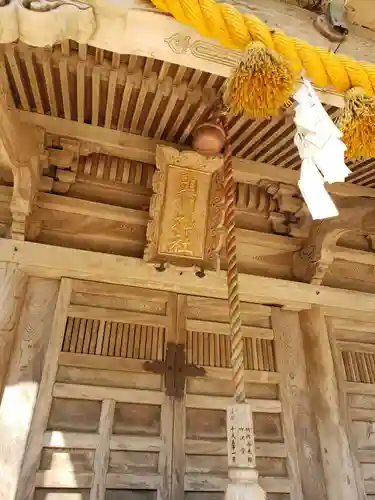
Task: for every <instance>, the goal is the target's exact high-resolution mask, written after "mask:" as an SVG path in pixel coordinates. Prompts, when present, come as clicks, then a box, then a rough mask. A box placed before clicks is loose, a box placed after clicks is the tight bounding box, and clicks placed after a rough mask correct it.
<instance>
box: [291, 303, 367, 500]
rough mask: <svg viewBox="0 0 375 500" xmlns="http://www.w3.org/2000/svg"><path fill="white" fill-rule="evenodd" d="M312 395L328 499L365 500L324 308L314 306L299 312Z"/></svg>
mask: <svg viewBox="0 0 375 500" xmlns="http://www.w3.org/2000/svg"><path fill="white" fill-rule="evenodd" d="M300 320H301V329H302V331H303V335H304V343H305V350H306V363H307V370H308V374H309V385H310V393H311V398H312V401H313V405H314V411H315V416H316V421H317V426H318V433H319V438H320V446H321V451H322V463H323V469H324V474H325V479H326V485H327V493H328V500H336V499H337V498H340V499H342V500H365V498H366V497H365V495H364V488H363V484H357V478H356V475H355V472H354V471H355V463H354V461H355V460H356V458H355V450H354V449H352V448H351V447H350V442H349V439H348V435H347V432H346V428H345V425H344V418H343V415H342V409H341V407H340V399H339V392H338V386H337V379H336V374H335V367H334V361H333V357H332V352H331V347H330V342H329V334H328V330H327V325H326V321H325V317H324V314H323V311H322V310H321V308H319V307H313V308H312V309H311V310H310V311H302V312H301V313H300Z"/></svg>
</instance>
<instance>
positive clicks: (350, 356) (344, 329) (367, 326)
mask: <svg viewBox="0 0 375 500" xmlns="http://www.w3.org/2000/svg"><path fill="white" fill-rule="evenodd" d="M329 324H330V326H331V330H332V336H333V338H334V343H335V352H336V357H337V364H338V376H339V378H340V379H341V383H342V386H343V389H344V397H345V403H346V408H345V410H346V411H347V417H348V420H349V426H350V433H351V438H352V442H353V445H354V448H355V450H356V455H357V460H358V462H359V468H360V472H361V475H362V478H363V481H364V485H365V490H366V494H367V499H370V500H375V322H374V323H370V322H364V321H359V320H354V319H350V318H337V317H332V318H330V319H329Z"/></svg>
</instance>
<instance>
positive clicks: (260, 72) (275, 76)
mask: <svg viewBox="0 0 375 500" xmlns="http://www.w3.org/2000/svg"><path fill="white" fill-rule="evenodd" d="M296 85H297V76H296V74H295V73H294V71H293V70H292V68H291V67H290V65H289V63H288V62H287V61H286V60H285V59H284V58H283V57H282V56H281V55H280V54H278V53H277V52H276V51H274V50H273V49H268V48H267V47H266V46H265V45H264V44H263V43H261V42H253V43H251V44H250V45H249V46H248V48H247V50H246V53H245V56H244V57H243V59H242V60H241V61H240V63H239V65H238V67H237V68H236V69H235V70H234V72H233V74H232V76H231V77H230V78H229V80H228V82H227V86H226V90H225V93H224V101H225V104H226V105H227V106H229V108H230V110H231V112H232V113H233V114H235V115H242V114H245V115H247V116H249V117H251V118H263V117H269V116H274V115H276V114H277V113H278V111H279V109H280V108H281V107H282V106H283V105H284V104H286V103H287V102H288V100H289V99H290V97H291V95H292V93H293V91H294V90H295V88H296Z"/></svg>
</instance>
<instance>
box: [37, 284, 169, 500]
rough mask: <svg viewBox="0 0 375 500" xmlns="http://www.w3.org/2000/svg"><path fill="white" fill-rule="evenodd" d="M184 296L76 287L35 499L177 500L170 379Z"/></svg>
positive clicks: (106, 287) (83, 286)
mask: <svg viewBox="0 0 375 500" xmlns="http://www.w3.org/2000/svg"><path fill="white" fill-rule="evenodd" d="M176 304H177V296H176V295H174V294H168V293H163V292H157V291H155V292H154V291H149V290H141V289H136V288H134V289H133V288H125V287H117V286H110V285H103V284H95V283H85V282H75V284H74V287H73V293H72V300H71V305H70V307H69V316H68V318H67V322H66V331H65V337H64V342H63V346H62V352H61V355H60V358H59V368H58V373H57V378H56V382H55V384H54V389H53V399H52V405H51V410H50V414H49V420H48V425H47V428H46V430H45V433H44V442H43V449H42V453H41V460H40V464H39V470H38V473H37V477H36V489H35V496H34V498H35V500H120V499H122V500H123V499H126V500H169V499H170V498H171V482H172V475H171V466H172V438H173V400H172V398H170V397H168V396H167V395H166V394H165V391H164V380H163V377H162V375H161V374H154V373H150V372H147V371H146V370H145V369H144V363H145V361H147V360H148V361H163V360H164V356H165V345H166V342H167V341H169V340H173V341H174V336H175V332H176V329H175V322H176Z"/></svg>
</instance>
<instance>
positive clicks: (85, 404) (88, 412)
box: [47, 398, 101, 432]
mask: <svg viewBox="0 0 375 500" xmlns="http://www.w3.org/2000/svg"><path fill="white" fill-rule="evenodd" d="M100 407H101V406H100V402H99V401H89V400H85V401H80V400H72V399H64V398H53V400H52V407H51V412H50V416H49V420H48V425H47V429H48V430H50V431H55V430H56V431H76V432H97V430H98V426H99V418H100Z"/></svg>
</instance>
